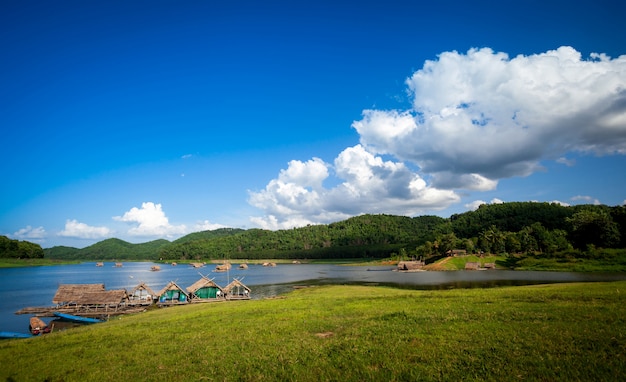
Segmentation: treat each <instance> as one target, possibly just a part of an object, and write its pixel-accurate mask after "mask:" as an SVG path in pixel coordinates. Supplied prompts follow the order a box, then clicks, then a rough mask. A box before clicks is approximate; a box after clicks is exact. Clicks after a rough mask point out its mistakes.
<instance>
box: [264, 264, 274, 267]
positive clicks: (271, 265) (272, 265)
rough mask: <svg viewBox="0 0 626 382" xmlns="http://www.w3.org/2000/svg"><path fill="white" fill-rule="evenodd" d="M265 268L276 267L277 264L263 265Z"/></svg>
mask: <svg viewBox="0 0 626 382" xmlns="http://www.w3.org/2000/svg"><path fill="white" fill-rule="evenodd" d="M263 266H264V267H275V266H276V263H263Z"/></svg>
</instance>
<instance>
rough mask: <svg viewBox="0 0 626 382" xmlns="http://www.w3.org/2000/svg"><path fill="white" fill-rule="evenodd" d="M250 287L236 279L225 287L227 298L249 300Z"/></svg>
mask: <svg viewBox="0 0 626 382" xmlns="http://www.w3.org/2000/svg"><path fill="white" fill-rule="evenodd" d="M250 291H251V290H250V288H248V287H247V286H245V285H244V284H243V283H242V282H241V281H240V280H238V279H234V280H233V281H231V283H230V284H228V285H226V287H225V288H224V293H225V294H226V299H227V300H249V299H250Z"/></svg>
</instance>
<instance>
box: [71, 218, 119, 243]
mask: <svg viewBox="0 0 626 382" xmlns="http://www.w3.org/2000/svg"><path fill="white" fill-rule="evenodd" d="M110 234H111V230H110V229H109V228H107V227H93V226H89V225H87V224H85V223H80V222H78V221H77V220H67V221H66V222H65V229H64V230H63V231H61V232H59V236H64V237H75V238H80V239H102V238H105V237H107V236H109V235H110Z"/></svg>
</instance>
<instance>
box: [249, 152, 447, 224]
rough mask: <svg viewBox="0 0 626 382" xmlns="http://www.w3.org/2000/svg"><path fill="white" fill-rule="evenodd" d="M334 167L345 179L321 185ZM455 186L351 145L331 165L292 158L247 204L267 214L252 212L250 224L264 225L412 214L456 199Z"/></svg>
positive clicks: (313, 160) (316, 159) (317, 160)
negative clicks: (438, 184)
mask: <svg viewBox="0 0 626 382" xmlns="http://www.w3.org/2000/svg"><path fill="white" fill-rule="evenodd" d="M331 169H334V172H335V174H336V176H337V177H338V178H340V179H342V180H343V183H341V184H339V185H337V186H335V187H332V188H325V187H323V182H324V180H326V179H327V178H328V177H329V174H330V170H331ZM458 200H459V197H458V196H457V195H456V194H455V193H454V192H453V191H446V190H439V189H436V188H432V187H429V186H427V184H426V182H425V181H424V180H423V179H422V178H421V177H420V176H419V175H417V174H416V173H414V172H412V171H411V170H409V168H407V167H406V166H405V165H404V164H402V163H399V162H393V161H385V160H383V159H382V158H381V157H380V156H375V155H373V154H371V153H369V152H367V151H366V150H365V149H364V148H363V147H362V146H361V145H357V146H354V147H349V148H347V149H345V150H344V151H343V152H341V153H340V154H339V155H338V156H337V158H336V159H335V163H334V166H331V165H330V164H327V163H324V162H323V161H322V160H321V159H318V158H314V159H312V160H310V161H307V162H301V161H296V160H294V161H291V162H289V166H288V168H287V169H286V170H282V171H281V172H280V174H279V176H278V178H277V179H274V180H271V181H270V182H269V183H268V185H267V186H266V187H265V189H264V190H262V191H260V192H250V198H249V203H250V204H251V205H253V206H255V207H257V208H260V209H262V210H264V211H265V212H266V213H267V216H265V217H253V218H252V219H251V220H252V222H253V223H254V224H256V225H258V226H261V227H263V228H268V229H278V228H289V227H295V226H303V225H306V224H315V223H327V222H332V221H336V220H340V219H345V218H348V217H350V216H354V215H358V214H362V213H394V214H402V215H412V214H417V213H419V212H422V211H425V210H428V209H438V208H443V207H444V206H448V205H450V204H451V203H453V202H457V201H458Z"/></svg>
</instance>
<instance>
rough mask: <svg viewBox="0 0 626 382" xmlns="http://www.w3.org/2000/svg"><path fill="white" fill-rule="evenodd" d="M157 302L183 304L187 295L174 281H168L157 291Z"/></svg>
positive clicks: (186, 300) (161, 303)
mask: <svg viewBox="0 0 626 382" xmlns="http://www.w3.org/2000/svg"><path fill="white" fill-rule="evenodd" d="M157 297H158V302H157V303H158V304H160V305H166V304H183V303H187V302H188V301H189V295H188V294H187V292H185V290H184V289H183V288H181V287H180V286H178V284H176V283H175V282H174V281H170V282H169V283H168V284H167V285H166V286H165V287H163V289H161V290H160V291H159V292H158V293H157Z"/></svg>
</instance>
